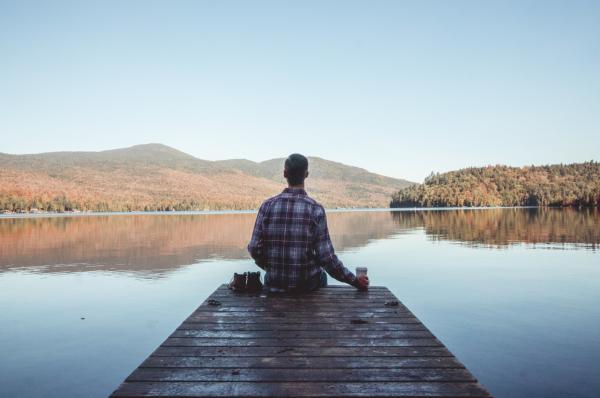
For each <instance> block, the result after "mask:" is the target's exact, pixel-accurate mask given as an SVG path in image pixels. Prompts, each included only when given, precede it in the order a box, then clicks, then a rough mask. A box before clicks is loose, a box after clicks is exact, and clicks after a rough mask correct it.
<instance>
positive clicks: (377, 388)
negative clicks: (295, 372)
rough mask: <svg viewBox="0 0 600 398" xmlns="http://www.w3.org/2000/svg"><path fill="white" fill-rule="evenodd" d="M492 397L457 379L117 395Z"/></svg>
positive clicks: (202, 386)
mask: <svg viewBox="0 0 600 398" xmlns="http://www.w3.org/2000/svg"><path fill="white" fill-rule="evenodd" d="M298 395H302V396H307V397H330V396H344V397H402V396H405V397H488V396H489V395H488V394H487V393H486V391H485V390H483V389H482V388H481V387H480V386H479V385H477V384H475V383H461V382H458V383H454V382H441V383H440V382H377V383H369V382H366V383H349V382H340V383H332V382H292V383H278V382H265V383H262V382H261V383H255V382H235V383H228V382H191V383H190V382H159V383H147V382H126V383H123V384H122V385H121V388H120V389H119V390H118V391H117V392H115V394H114V396H115V397H171V396H172V397H223V396H226V397H232V396H240V397H288V396H289V397H293V396H298Z"/></svg>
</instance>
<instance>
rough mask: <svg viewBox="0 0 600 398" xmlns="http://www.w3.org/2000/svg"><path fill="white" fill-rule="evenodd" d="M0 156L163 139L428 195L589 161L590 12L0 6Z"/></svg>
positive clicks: (565, 8) (482, 6)
mask: <svg viewBox="0 0 600 398" xmlns="http://www.w3.org/2000/svg"><path fill="white" fill-rule="evenodd" d="M0 10H1V11H2V12H0V51H1V52H2V54H4V59H3V62H2V63H0V86H1V87H3V89H2V91H0V134H2V138H4V140H3V142H2V146H1V147H0V152H5V153H13V154H24V153H43V152H58V151H76V150H81V151H97V150H109V149H112V148H121V147H128V146H132V145H136V144H139V143H143V142H161V143H164V144H165V145H168V146H170V147H174V148H185V152H186V153H189V154H191V155H192V156H195V157H197V158H199V159H206V160H223V159H232V158H233V159H239V158H245V159H248V160H251V161H255V162H259V161H262V160H263V159H273V158H278V157H280V156H281V155H282V154H289V153H293V152H300V153H311V154H313V155H314V156H317V157H320V158H324V159H331V160H334V161H336V162H340V163H343V164H348V165H353V166H356V167H360V168H363V169H366V170H369V171H371V172H373V173H377V174H381V175H385V176H391V177H394V178H403V179H407V180H410V181H423V179H424V178H425V177H426V176H427V175H429V174H430V173H431V172H432V171H433V172H445V171H450V170H456V169H461V168H465V167H485V166H487V165H494V164H503V165H504V164H505V165H512V166H513V167H524V166H526V165H531V164H536V165H542V164H560V163H581V162H585V161H588V159H598V158H600V156H599V155H600V74H598V73H597V71H598V70H600V48H599V41H598V40H597V37H599V36H600V25H599V24H598V23H597V21H598V19H600V3H596V2H585V1H575V2H545V3H543V4H537V3H523V2H516V1H513V2H502V3H497V4H494V3H476V2H469V1H460V2H453V3H452V4H451V5H450V4H444V3H435V4H433V3H420V4H407V3H397V2H385V1H384V2H378V3H374V4H371V3H369V4H367V3H359V2H335V1H334V2H328V3H326V4H322V3H317V2H308V3H307V2H305V3H302V4H282V3H278V2H268V1H264V2H263V1H261V2H257V3H252V4H244V3H235V4H234V3H218V4H212V3H204V2H187V1H179V2H176V3H169V4H166V3H165V4H162V3H157V2H136V1H132V2H127V3H118V2H103V3H96V4H93V3H87V4H83V3H70V2H53V3H44V2H31V3H26V4H24V3H14V4H13V3H8V2H2V3H0Z"/></svg>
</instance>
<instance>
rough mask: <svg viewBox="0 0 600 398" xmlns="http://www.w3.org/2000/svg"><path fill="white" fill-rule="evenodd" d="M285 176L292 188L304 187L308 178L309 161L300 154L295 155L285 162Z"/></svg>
mask: <svg viewBox="0 0 600 398" xmlns="http://www.w3.org/2000/svg"><path fill="white" fill-rule="evenodd" d="M283 176H284V177H285V179H286V180H287V182H288V184H289V185H290V186H293V185H303V184H304V179H305V178H306V177H308V159H306V157H304V156H302V155H300V154H299V153H293V154H291V155H290V156H288V158H287V159H286V160H285V166H284V169H283Z"/></svg>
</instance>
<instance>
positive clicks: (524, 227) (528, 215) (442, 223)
mask: <svg viewBox="0 0 600 398" xmlns="http://www.w3.org/2000/svg"><path fill="white" fill-rule="evenodd" d="M392 214H393V218H394V221H395V222H396V223H397V224H398V225H399V226H401V227H402V228H408V229H414V228H424V229H425V232H426V234H427V235H428V236H429V237H430V238H431V239H434V240H450V241H457V242H464V243H466V244H475V245H491V246H507V245H510V244H513V243H519V242H523V243H577V244H584V245H587V246H590V247H592V248H596V247H597V245H598V244H599V243H600V212H599V211H598V209H583V210H575V209H553V208H534V209H485V210H440V211H435V210H432V211H411V212H404V211H403V212H394V213H392Z"/></svg>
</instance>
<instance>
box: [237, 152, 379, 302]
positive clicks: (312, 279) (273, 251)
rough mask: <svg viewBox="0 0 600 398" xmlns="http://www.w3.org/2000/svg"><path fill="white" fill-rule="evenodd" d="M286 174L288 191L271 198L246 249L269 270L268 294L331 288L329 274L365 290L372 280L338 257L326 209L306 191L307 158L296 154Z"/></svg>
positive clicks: (261, 208) (291, 158)
mask: <svg viewBox="0 0 600 398" xmlns="http://www.w3.org/2000/svg"><path fill="white" fill-rule="evenodd" d="M283 176H284V177H285V178H286V180H287V182H288V187H287V188H285V189H284V190H283V192H282V193H280V194H279V195H277V196H274V197H272V198H269V199H267V200H266V201H265V202H264V203H263V204H262V205H261V206H260V209H259V211H258V215H257V217H256V223H255V225H254V231H253V233H252V239H251V240H250V244H248V251H249V252H250V255H251V256H252V258H253V259H254V260H255V262H256V264H257V265H258V266H259V267H260V268H262V269H263V270H265V271H266V273H265V289H267V291H269V292H306V291H312V290H316V289H318V288H319V287H324V286H327V274H326V273H325V272H324V270H325V271H327V273H328V274H329V275H331V276H332V277H333V278H335V279H337V280H339V281H340V282H345V283H348V284H350V285H352V286H355V287H356V288H358V289H367V288H368V286H369V278H368V277H367V276H366V275H360V276H359V277H356V276H355V275H354V274H353V273H352V272H351V271H350V270H348V269H347V268H346V267H345V266H344V264H342V262H341V261H340V260H339V259H338V258H337V256H336V255H335V252H334V249H333V245H332V243H331V239H330V237H329V230H328V228H327V218H326V216H325V209H324V208H323V206H321V205H320V204H319V203H318V202H317V201H315V200H314V199H312V198H311V197H309V196H308V195H307V193H306V191H305V190H304V180H305V179H306V177H308V159H306V157H304V156H302V155H300V154H292V155H290V156H289V157H288V158H287V159H286V161H285V167H284V171H283Z"/></svg>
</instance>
